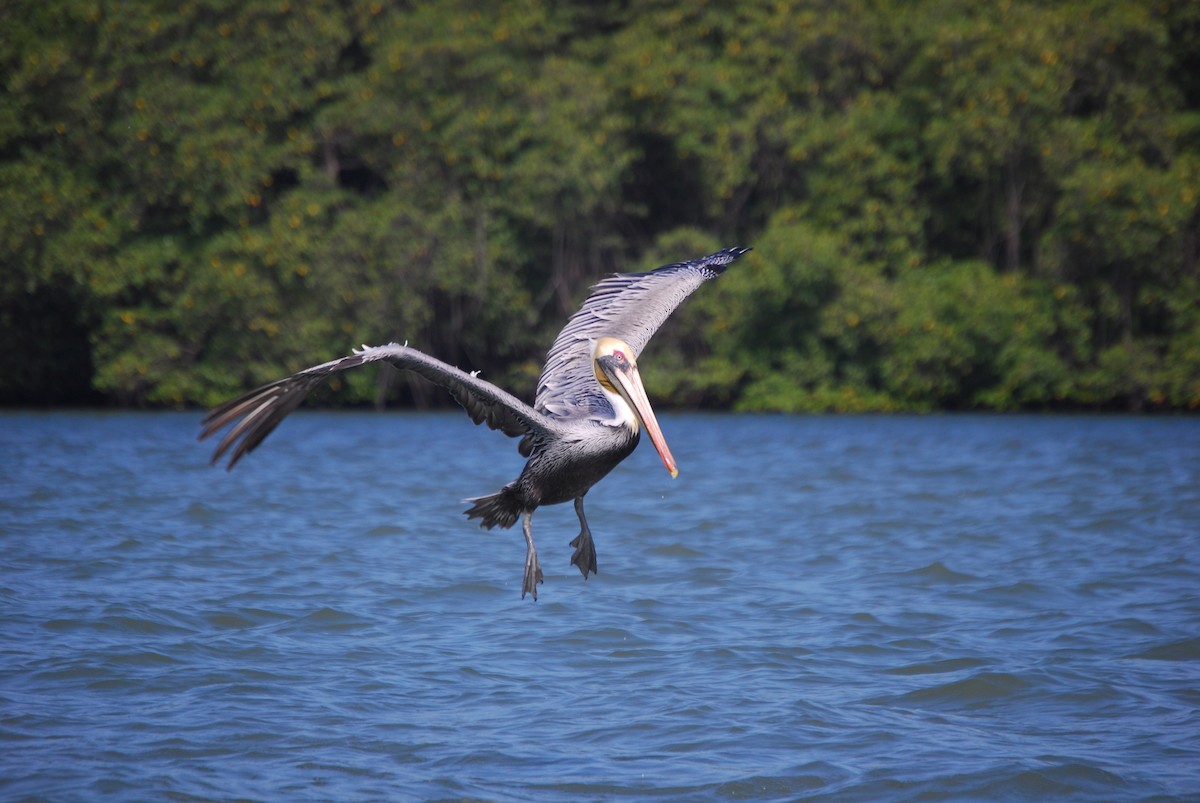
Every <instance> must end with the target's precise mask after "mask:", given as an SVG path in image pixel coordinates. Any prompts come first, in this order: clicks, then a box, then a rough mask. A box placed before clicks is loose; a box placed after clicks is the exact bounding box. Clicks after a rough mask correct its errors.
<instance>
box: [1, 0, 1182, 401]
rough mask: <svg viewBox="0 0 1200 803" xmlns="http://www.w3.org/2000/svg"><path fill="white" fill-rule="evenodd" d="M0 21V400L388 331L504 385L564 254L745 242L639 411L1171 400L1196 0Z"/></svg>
mask: <svg viewBox="0 0 1200 803" xmlns="http://www.w3.org/2000/svg"><path fill="white" fill-rule="evenodd" d="M0 25H2V26H3V29H4V31H5V35H4V36H3V37H0V72H2V74H3V80H4V89H5V91H4V92H3V93H0V207H2V208H3V214H2V215H0V263H2V265H0V361H2V362H0V369H2V370H0V402H4V403H10V404H11V403H63V402H74V403H78V402H81V401H90V402H104V403H118V404H134V405H170V406H183V405H189V404H208V403H212V402H215V401H217V400H219V399H222V398H224V397H226V396H228V395H230V394H233V393H236V392H238V391H240V390H242V389H245V388H247V387H249V386H251V385H253V384H255V383H258V382H262V381H265V380H268V379H272V378H274V377H276V376H277V375H279V374H281V373H282V372H285V371H290V370H294V369H296V368H300V367H303V366H305V365H308V364H311V363H312V362H315V361H320V360H324V359H329V358H332V357H335V356H338V355H340V354H342V353H345V352H346V350H347V349H348V348H349V347H350V346H353V345H357V344H358V343H361V342H371V343H374V342H383V341H386V340H391V339H395V340H400V341H404V340H408V341H410V342H411V343H412V344H413V345H416V346H418V347H420V348H422V349H423V350H426V351H429V352H430V353H432V354H435V355H437V356H440V357H442V358H444V359H447V360H448V361H451V362H454V363H456V364H458V365H460V366H461V367H464V368H472V369H474V368H485V369H487V376H488V377H489V378H491V379H493V380H495V381H497V382H501V383H505V384H507V385H508V386H510V387H512V388H513V389H514V390H515V391H517V392H519V393H523V394H525V395H526V396H527V397H528V395H529V394H530V392H531V390H532V386H533V383H534V380H535V378H536V375H537V373H538V371H539V370H540V364H541V357H542V353H543V351H544V349H545V348H546V346H547V345H548V344H549V342H550V340H551V338H552V337H553V335H554V333H555V332H556V331H557V329H558V327H559V326H560V325H561V324H562V322H563V320H564V319H565V317H566V315H567V314H569V313H570V312H571V311H572V310H573V309H574V308H575V306H576V304H577V303H578V301H579V300H580V299H581V298H582V297H583V295H584V294H585V293H586V290H587V287H588V285H589V284H590V283H591V282H593V281H594V280H596V279H597V278H598V277H600V276H601V275H603V274H604V273H606V272H611V271H614V270H638V269H646V268H649V267H653V266H656V265H658V264H661V263H663V262H669V261H674V260H678V259H683V258H690V257H693V256H698V255H701V254H704V253H708V252H710V251H712V250H715V249H716V248H718V247H723V246H728V245H738V244H744V245H752V246H754V247H755V251H754V252H753V253H752V254H751V255H750V256H749V257H747V258H746V259H744V260H743V261H742V262H741V263H739V264H738V265H737V266H736V268H735V269H734V270H731V271H730V272H729V274H728V275H727V276H726V277H725V278H724V279H723V280H722V281H720V282H717V283H715V284H713V285H710V286H708V287H706V288H704V290H703V292H702V293H699V294H698V295H697V296H696V298H694V299H693V301H692V303H691V304H689V305H688V306H687V307H685V308H684V310H682V311H681V313H680V314H679V315H678V316H677V318H676V319H674V320H672V321H671V322H670V323H669V324H668V326H667V327H666V328H664V330H663V332H662V333H660V336H659V338H658V339H656V341H655V342H654V343H653V344H652V345H651V347H650V349H649V350H648V352H647V355H646V359H645V360H644V361H643V372H644V375H645V376H646V377H647V380H648V382H649V384H650V385H651V391H652V393H653V394H654V395H655V396H656V397H657V398H659V399H660V400H662V401H663V402H668V403H676V404H686V405H706V406H714V407H727V406H729V407H734V408H738V409H752V410H826V409H832V410H866V409H888V410H892V409H934V408H956V409H963V408H993V409H1013V408H1064V407H1097V408H1113V407H1117V408H1129V407H1133V408H1150V409H1194V408H1197V407H1200V270H1198V267H1200V265H1198V263H1200V4H1197V3H1195V2H1194V0H1157V1H1155V2H1144V1H1142V0H1129V1H1128V2H1122V1H1121V0H1110V1H1107V2H1106V1H1104V0H1084V1H1083V2H1079V1H1078V0H1069V1H1068V2H1035V1H1033V0H1029V1H1025V0H1011V1H1007V0H998V1H996V2H991V1H987V0H915V1H914V2H907V0H905V1H903V2H902V1H901V0H818V2H811V0H810V2H791V1H790V0H770V1H769V2H767V1H765V0H741V2H738V3H717V2H702V1H701V0H692V1H691V2H686V3H660V2H639V3H629V2H622V1H620V0H613V1H611V2H607V3H595V2H540V1H539V0H520V1H518V2H508V3H502V4H500V3H498V4H487V3H480V4H472V3H465V2H457V1H455V2H438V3H419V2H418V3H405V2H383V0H377V1H374V2H359V1H358V0H315V2H306V1H304V0H250V2H246V1H245V0H183V2H175V0H172V1H171V2H166V1H165V0H158V1H151V0H140V1H138V2H124V3H119V2H116V1H115V0H10V2H6V3H5V4H4V6H3V8H2V9H0ZM395 382H396V377H393V376H390V375H389V374H387V373H384V374H382V375H381V379H380V380H378V381H377V379H376V377H375V376H374V375H372V374H371V372H363V375H361V376H347V383H348V384H347V386H345V387H340V388H336V389H335V392H334V393H333V395H332V398H334V399H336V400H338V401H341V402H356V401H378V400H380V399H382V398H383V394H385V393H386V392H388V391H387V386H388V385H389V384H395ZM400 387H401V389H400V391H399V392H401V393H404V394H409V395H412V396H415V397H416V398H417V401H419V402H420V401H426V400H435V399H436V400H437V401H439V402H440V401H441V400H442V397H441V396H440V394H436V393H434V392H433V391H431V389H430V388H429V387H427V386H425V385H419V384H414V385H412V386H406V385H402V386H400ZM393 392H394V391H393Z"/></svg>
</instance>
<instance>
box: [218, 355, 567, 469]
mask: <svg viewBox="0 0 1200 803" xmlns="http://www.w3.org/2000/svg"><path fill="white" fill-rule="evenodd" d="M378 360H385V361H387V362H390V363H391V364H392V365H394V366H396V367H397V368H405V369H407V370H409V371H412V372H414V373H417V374H420V375H421V376H423V377H425V378H426V379H428V380H430V381H432V382H434V383H436V384H438V385H441V386H442V387H444V388H446V389H447V390H448V391H450V395H452V396H453V397H454V399H455V401H457V402H458V403H459V404H461V405H462V406H463V408H464V409H465V410H466V411H467V415H469V416H470V417H471V420H472V421H474V422H475V423H476V424H487V425H488V426H489V427H490V428H492V429H498V430H500V431H501V432H503V433H504V434H505V435H509V436H510V437H524V438H525V439H526V440H525V441H523V444H524V443H527V442H531V441H532V440H536V439H538V438H541V437H547V436H551V435H552V434H553V432H552V430H553V424H552V422H550V421H548V420H547V419H546V417H545V416H544V415H542V414H541V413H539V412H537V411H536V410H534V409H533V408H532V407H530V406H529V405H527V404H525V403H524V402H523V401H521V400H520V399H518V398H516V397H515V396H513V395H511V394H510V393H507V392H505V391H503V390H501V389H500V388H498V387H496V386H495V385H493V384H492V383H490V382H486V381H484V380H482V379H480V378H479V377H477V376H476V375H475V374H469V373H467V372H465V371H461V370H459V369H458V368H455V367H454V366H452V365H449V364H447V363H444V362H442V361H441V360H438V359H435V358H433V357H430V356H429V355H428V354H425V353H423V352H420V351H417V350H416V349H411V348H409V347H408V346H402V345H400V344H398V343H389V344H388V345H386V346H364V347H363V348H362V349H361V350H356V351H355V352H354V353H353V354H351V355H349V356H346V357H341V358H339V359H336V360H331V361H329V362H327V363H322V364H321V365H315V366H313V367H312V368H306V369H304V370H303V371H299V372H297V373H294V374H292V375H291V376H289V377H285V378H284V379H280V380H278V381H275V382H272V383H270V384H268V385H263V386H262V387H260V388H258V389H256V390H252V391H250V392H249V393H246V394H245V395H242V396H239V397H238V398H236V399H232V400H231V401H228V402H225V403H224V404H222V405H220V406H219V407H216V408H214V409H213V410H212V411H211V412H210V413H209V414H208V415H207V416H206V417H205V418H204V420H203V421H202V422H201V423H202V425H203V427H204V429H203V430H202V431H201V433H200V440H204V439H205V438H207V437H208V436H210V435H212V434H213V433H215V432H218V431H219V430H222V429H224V428H225V427H227V426H229V425H230V424H234V426H233V428H232V429H230V430H229V432H227V433H225V435H224V437H222V438H221V441H220V443H219V444H217V448H216V450H215V451H214V452H213V457H212V462H213V463H216V462H217V461H219V460H220V459H221V457H222V456H223V455H224V454H225V453H226V452H228V451H229V450H230V449H232V450H233V453H232V454H231V455H230V458H229V465H228V468H233V466H234V465H235V464H236V463H237V462H238V460H240V459H241V458H242V456H243V455H245V454H247V453H248V452H252V451H254V448H255V447H256V446H258V445H259V444H260V443H262V441H263V439H264V438H266V437H267V436H268V435H270V434H271V432H272V431H273V430H274V429H275V427H277V426H279V422H281V421H282V420H283V419H284V418H286V417H287V416H288V414H289V413H291V412H292V411H293V410H295V409H296V408H297V407H299V406H300V403H301V402H303V401H304V399H305V398H307V396H308V395H309V394H310V393H311V392H312V391H313V390H314V389H315V388H316V387H318V386H319V385H321V384H322V383H323V382H326V381H328V379H329V378H330V377H331V376H333V375H334V374H338V373H341V372H342V371H347V370H349V369H351V368H357V367H359V366H361V365H365V364H367V363H370V362H376V361H378ZM234 422H236V424H235V423H234ZM523 448H524V447H523Z"/></svg>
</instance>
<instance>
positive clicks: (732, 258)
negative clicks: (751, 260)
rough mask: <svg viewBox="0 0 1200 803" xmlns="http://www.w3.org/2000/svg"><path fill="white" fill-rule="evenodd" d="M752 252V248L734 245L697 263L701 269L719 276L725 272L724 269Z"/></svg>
mask: <svg viewBox="0 0 1200 803" xmlns="http://www.w3.org/2000/svg"><path fill="white" fill-rule="evenodd" d="M753 250H754V247H753V246H740V245H735V246H733V247H732V248H723V249H721V250H720V251H717V252H716V253H715V254H709V255H708V256H706V257H704V258H702V259H700V260H698V261H699V263H700V266H701V267H703V268H707V269H708V270H711V271H712V272H713V273H716V274H717V275H720V274H722V273H724V272H725V269H726V268H728V267H729V266H730V265H732V264H733V263H734V262H736V261H737V260H738V259H740V258H741V257H743V256H745V255H746V254H748V253H750V252H751V251H753Z"/></svg>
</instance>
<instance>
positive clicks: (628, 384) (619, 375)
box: [600, 358, 679, 479]
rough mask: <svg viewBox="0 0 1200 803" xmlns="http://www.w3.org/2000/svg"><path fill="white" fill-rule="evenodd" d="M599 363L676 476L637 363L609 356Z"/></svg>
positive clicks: (676, 470)
mask: <svg viewBox="0 0 1200 803" xmlns="http://www.w3.org/2000/svg"><path fill="white" fill-rule="evenodd" d="M600 365H601V367H602V369H603V370H604V373H605V374H607V375H608V378H609V380H610V381H612V383H613V385H614V386H615V387H616V388H617V390H618V392H620V394H621V396H622V397H624V399H625V401H626V402H628V403H629V406H630V407H632V408H633V413H634V415H636V416H637V417H638V420H639V421H641V423H642V426H643V427H645V428H646V433H647V434H648V435H649V436H650V442H651V443H653V444H654V448H655V449H657V450H658V456H659V457H661V458H662V461H663V465H664V466H666V467H667V471H669V472H671V479H674V478H676V477H678V476H679V469H678V468H676V467H675V458H674V457H672V456H671V450H670V449H668V448H667V441H666V439H665V438H663V434H662V430H661V429H659V428H658V419H656V418H655V417H654V410H653V409H652V408H651V407H650V400H649V399H647V398H646V388H644V387H643V386H642V375H641V374H640V373H638V369H637V365H636V364H635V363H633V362H632V361H628V362H622V363H617V362H615V361H613V360H612V359H611V358H605V359H603V360H601V361H600Z"/></svg>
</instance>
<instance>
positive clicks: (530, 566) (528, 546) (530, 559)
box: [521, 511, 543, 602]
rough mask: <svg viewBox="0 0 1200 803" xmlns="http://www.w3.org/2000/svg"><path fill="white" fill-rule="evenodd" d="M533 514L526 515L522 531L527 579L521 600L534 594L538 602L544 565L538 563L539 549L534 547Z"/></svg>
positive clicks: (535, 600)
mask: <svg viewBox="0 0 1200 803" xmlns="http://www.w3.org/2000/svg"><path fill="white" fill-rule="evenodd" d="M532 521H533V512H532V511H529V512H526V513H525V517H524V521H522V522H521V529H522V530H524V532H525V579H524V580H522V582H521V599H525V595H526V594H533V601H534V602H537V587H538V583H541V582H543V581H542V565H541V563H539V562H538V556H537V549H535V548H534V546H533V528H532Z"/></svg>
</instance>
